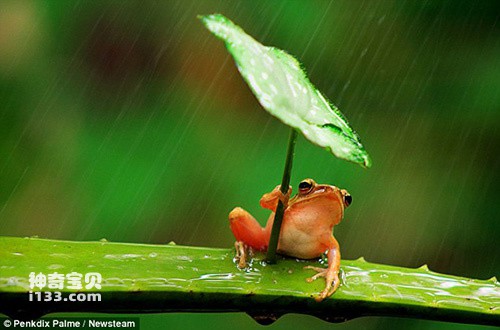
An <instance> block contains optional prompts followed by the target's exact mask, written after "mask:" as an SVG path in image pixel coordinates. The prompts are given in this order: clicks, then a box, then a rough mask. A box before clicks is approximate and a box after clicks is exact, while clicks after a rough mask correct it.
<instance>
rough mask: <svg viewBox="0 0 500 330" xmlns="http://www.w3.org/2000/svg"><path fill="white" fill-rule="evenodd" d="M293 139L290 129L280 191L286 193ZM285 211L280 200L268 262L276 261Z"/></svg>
mask: <svg viewBox="0 0 500 330" xmlns="http://www.w3.org/2000/svg"><path fill="white" fill-rule="evenodd" d="M295 141H297V131H296V130H295V129H293V128H292V129H291V130H290V137H289V139H288V149H287V152H286V161H285V169H284V171H283V179H282V180H281V188H280V190H281V192H282V193H283V194H286V193H287V192H288V187H289V186H290V176H291V172H292V164H293V155H294V150H295ZM284 213H285V205H284V204H283V202H282V201H281V200H280V201H279V202H278V206H277V207H276V214H275V216H274V223H273V229H272V231H271V238H270V239H269V246H268V248H267V262H268V263H270V264H275V263H276V249H277V248H278V240H279V236H280V230H281V223H282V221H283V214H284Z"/></svg>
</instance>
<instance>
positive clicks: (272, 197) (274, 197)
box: [260, 185, 292, 212]
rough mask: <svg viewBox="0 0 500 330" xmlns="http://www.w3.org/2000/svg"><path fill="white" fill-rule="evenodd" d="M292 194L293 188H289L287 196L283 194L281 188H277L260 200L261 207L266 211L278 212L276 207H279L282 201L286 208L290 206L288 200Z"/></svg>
mask: <svg viewBox="0 0 500 330" xmlns="http://www.w3.org/2000/svg"><path fill="white" fill-rule="evenodd" d="M291 193H292V186H289V187H288V191H287V193H286V194H283V193H282V192H281V186H279V185H278V186H276V188H274V189H273V191H271V192H269V193H267V194H264V195H263V196H262V198H261V199H260V206H262V207H263V208H265V209H268V210H271V211H273V212H276V207H277V206H278V201H279V200H280V201H281V202H282V203H283V205H285V208H286V207H287V206H288V200H289V199H290V195H291Z"/></svg>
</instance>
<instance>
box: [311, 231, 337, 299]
mask: <svg viewBox="0 0 500 330" xmlns="http://www.w3.org/2000/svg"><path fill="white" fill-rule="evenodd" d="M328 241H329V247H328V268H326V269H325V268H321V267H313V266H306V267H304V268H305V269H312V270H315V271H317V272H318V273H317V274H316V275H314V276H312V277H310V278H308V279H307V281H308V282H312V281H314V280H316V279H317V278H319V277H324V278H325V281H326V285H325V289H324V290H323V291H322V292H321V293H320V294H319V295H318V296H317V297H315V299H316V301H322V300H323V299H325V298H327V297H330V296H331V295H332V294H333V293H334V292H335V291H336V290H337V288H338V287H339V285H340V280H339V271H340V246H339V243H338V242H337V240H336V239H335V237H333V236H330V237H329V239H328Z"/></svg>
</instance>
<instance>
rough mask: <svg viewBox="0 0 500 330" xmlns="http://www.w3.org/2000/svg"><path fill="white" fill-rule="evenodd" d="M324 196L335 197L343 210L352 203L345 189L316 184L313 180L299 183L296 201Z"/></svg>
mask: <svg viewBox="0 0 500 330" xmlns="http://www.w3.org/2000/svg"><path fill="white" fill-rule="evenodd" d="M324 195H335V197H337V198H338V199H340V200H341V201H342V205H343V206H344V208H346V207H348V206H349V205H351V203H352V197H351V195H350V194H349V193H348V192H347V190H345V189H339V188H337V187H335V186H332V185H328V184H317V183H316V182H315V181H314V180H313V179H304V180H302V181H301V182H300V183H299V193H298V194H297V199H298V200H300V199H310V198H315V197H320V196H324Z"/></svg>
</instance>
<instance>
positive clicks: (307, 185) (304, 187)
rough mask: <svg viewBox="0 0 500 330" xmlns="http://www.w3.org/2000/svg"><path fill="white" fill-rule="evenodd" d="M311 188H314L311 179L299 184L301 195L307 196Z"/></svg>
mask: <svg viewBox="0 0 500 330" xmlns="http://www.w3.org/2000/svg"><path fill="white" fill-rule="evenodd" d="M313 186H314V181H313V180H311V179H306V180H304V181H302V182H301V183H299V192H300V193H301V194H307V193H308V192H310V191H311V189H312V187H313Z"/></svg>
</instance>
